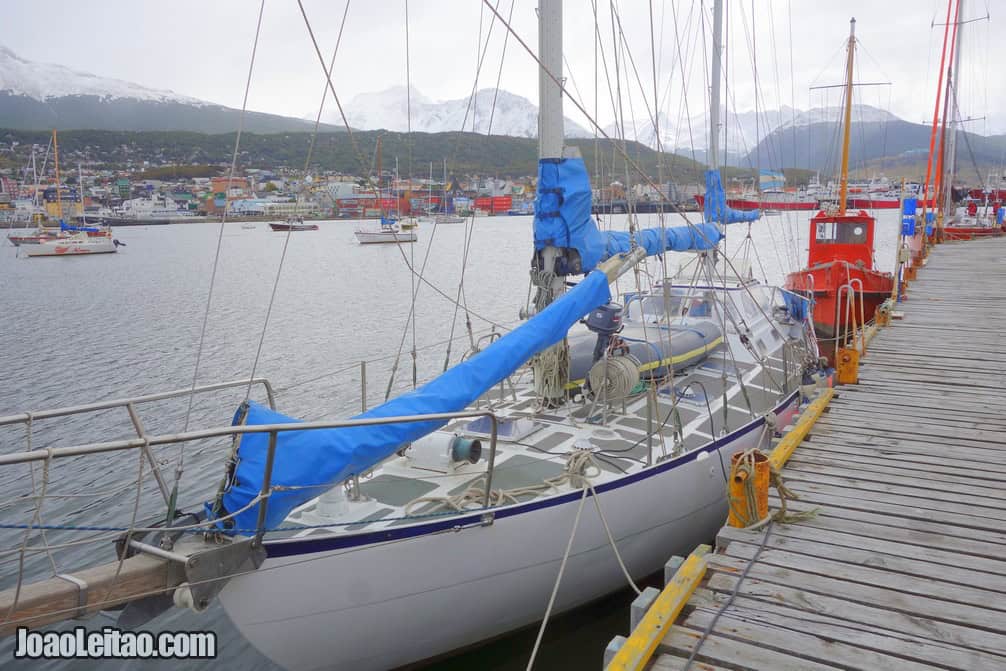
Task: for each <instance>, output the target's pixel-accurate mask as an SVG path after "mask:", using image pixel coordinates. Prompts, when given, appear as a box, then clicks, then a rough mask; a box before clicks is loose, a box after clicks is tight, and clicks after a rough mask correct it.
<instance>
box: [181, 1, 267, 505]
mask: <svg viewBox="0 0 1006 671" xmlns="http://www.w3.org/2000/svg"><path fill="white" fill-rule="evenodd" d="M264 11H265V0H261V2H260V3H259V9H258V20H257V21H256V23H255V39H254V41H253V42H252V52H251V58H250V59H249V62H248V77H247V78H246V80H245V92H244V97H243V98H242V100H241V112H240V114H239V115H238V130H237V134H236V135H235V137H234V153H233V155H232V156H231V168H230V173H229V174H228V176H227V194H226V197H225V199H224V211H223V214H222V216H221V217H220V226H219V228H218V230H217V244H216V250H215V251H214V253H213V270H212V271H211V273H210V286H209V290H208V292H207V295H206V308H205V310H204V311H203V322H202V326H201V327H200V330H199V346H198V348H197V349H196V364H195V366H194V367H193V370H192V387H191V391H190V393H189V400H188V407H187V408H186V410H185V422H184V427H183V429H182V431H187V430H188V428H189V419H190V418H191V416H192V404H193V402H194V400H195V390H196V381H197V380H198V378H199V365H200V363H202V357H203V346H204V344H205V342H206V325H207V324H208V323H209V318H210V306H211V305H212V303H213V289H214V287H215V286H216V279H217V268H218V267H219V266H220V249H221V247H222V246H223V239H224V224H225V223H226V221H227V211H228V209H229V208H228V207H227V200H226V198H227V197H229V196H230V191H231V185H232V184H233V183H234V173H235V172H236V170H237V163H238V150H239V149H240V147H241V132H242V131H243V130H244V120H245V112H246V110H247V109H248V93H249V91H250V90H251V80H252V73H253V72H254V69H255V54H256V53H257V52H258V41H259V36H260V35H261V31H262V14H263V13H264ZM185 447H186V443H182V444H181V445H180V446H179V447H178V462H177V465H176V467H175V481H174V485H173V487H172V499H173V498H174V497H175V496H177V495H178V484H179V480H181V477H182V471H183V469H184V466H185ZM169 507H171V506H170V505H169ZM173 512H174V511H173V510H172V511H169V514H173Z"/></svg>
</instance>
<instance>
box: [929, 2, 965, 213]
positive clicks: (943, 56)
mask: <svg viewBox="0 0 1006 671" xmlns="http://www.w3.org/2000/svg"><path fill="white" fill-rule="evenodd" d="M953 7H954V1H953V0H948V1H947V20H946V25H945V26H944V28H943V49H942V51H941V52H940V70H939V72H938V74H937V78H938V80H937V82H936V104H935V106H934V108H933V128H932V131H930V134H929V159H928V160H927V161H926V179H925V181H924V182H923V183H922V217H923V222H924V221H925V216H926V206H927V205H928V204H929V180H930V178H931V177H932V174H933V172H932V171H933V153H934V152H935V151H936V128H937V124H938V123H939V120H940V95H941V94H942V93H943V66H944V65H945V64H946V60H947V38H948V37H949V36H950V10H951V9H952V8H953ZM957 18H958V17H957V15H955V16H954V23H957ZM922 230H923V231H925V223H923V229H922Z"/></svg>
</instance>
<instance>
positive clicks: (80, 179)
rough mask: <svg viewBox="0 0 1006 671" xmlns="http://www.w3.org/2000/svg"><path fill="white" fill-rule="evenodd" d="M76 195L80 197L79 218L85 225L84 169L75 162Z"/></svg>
mask: <svg viewBox="0 0 1006 671" xmlns="http://www.w3.org/2000/svg"><path fill="white" fill-rule="evenodd" d="M77 197H78V198H80V220H81V222H83V224H84V225H85V226H86V225H87V215H86V214H84V169H83V168H81V167H80V161H78V162H77Z"/></svg>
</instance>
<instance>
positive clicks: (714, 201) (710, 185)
mask: <svg viewBox="0 0 1006 671" xmlns="http://www.w3.org/2000/svg"><path fill="white" fill-rule="evenodd" d="M702 215H703V217H704V218H705V220H706V221H713V222H716V223H717V224H723V225H725V224H740V223H744V222H748V221H755V220H756V219H758V217H760V216H761V211H760V210H735V209H734V208H732V207H728V206H727V194H726V193H724V191H723V184H722V182H720V171H719V170H706V196H705V199H704V200H703V202H702Z"/></svg>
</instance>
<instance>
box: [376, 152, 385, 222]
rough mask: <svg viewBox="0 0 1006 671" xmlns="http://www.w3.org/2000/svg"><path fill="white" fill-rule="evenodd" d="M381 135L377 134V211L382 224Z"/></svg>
mask: <svg viewBox="0 0 1006 671" xmlns="http://www.w3.org/2000/svg"><path fill="white" fill-rule="evenodd" d="M381 178H382V175H381V136H380V135H378V136H377V212H378V216H380V218H381V224H384V198H383V197H382V196H381Z"/></svg>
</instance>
